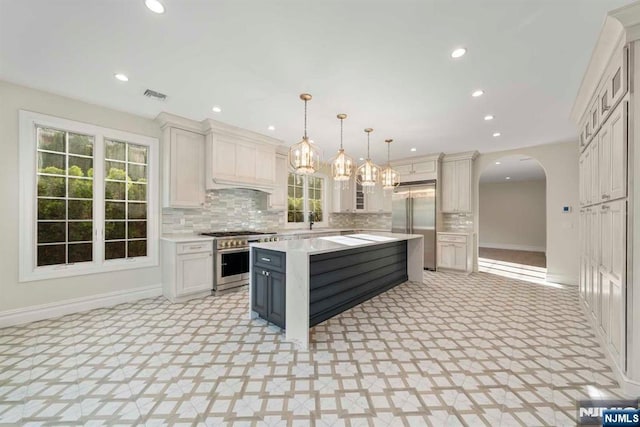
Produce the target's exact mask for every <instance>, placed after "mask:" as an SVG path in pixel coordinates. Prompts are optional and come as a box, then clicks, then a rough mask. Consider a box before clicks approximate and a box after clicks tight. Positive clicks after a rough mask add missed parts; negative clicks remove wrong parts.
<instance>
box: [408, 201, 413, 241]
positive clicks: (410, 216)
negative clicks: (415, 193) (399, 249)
mask: <svg viewBox="0 0 640 427" xmlns="http://www.w3.org/2000/svg"><path fill="white" fill-rule="evenodd" d="M407 200H408V201H409V209H407V211H408V212H409V223H408V224H407V226H408V227H409V233H408V234H413V197H410V198H409V199H407Z"/></svg>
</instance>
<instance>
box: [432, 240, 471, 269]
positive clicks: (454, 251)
mask: <svg viewBox="0 0 640 427" xmlns="http://www.w3.org/2000/svg"><path fill="white" fill-rule="evenodd" d="M436 252H437V256H436V258H437V268H438V269H447V270H458V271H467V272H470V271H471V267H472V262H473V258H472V256H473V242H472V235H471V234H458V233H445V232H440V233H438V237H437V244H436Z"/></svg>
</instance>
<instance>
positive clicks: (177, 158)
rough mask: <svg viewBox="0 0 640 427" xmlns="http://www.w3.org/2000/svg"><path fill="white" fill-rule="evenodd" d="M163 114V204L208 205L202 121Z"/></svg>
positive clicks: (183, 206) (170, 206)
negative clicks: (206, 200) (206, 203)
mask: <svg viewBox="0 0 640 427" xmlns="http://www.w3.org/2000/svg"><path fill="white" fill-rule="evenodd" d="M169 119H170V117H167V116H162V115H161V116H159V117H158V121H159V122H160V124H161V126H162V155H163V169H164V171H163V197H162V200H163V206H164V207H168V208H199V207H202V205H203V204H204V199H205V183H204V175H205V173H204V168H205V164H204V153H205V138H204V135H203V134H202V133H198V131H199V128H198V126H197V125H198V124H197V123H195V126H194V125H193V123H192V122H189V121H184V120H180V119H178V120H175V121H171V120H169Z"/></svg>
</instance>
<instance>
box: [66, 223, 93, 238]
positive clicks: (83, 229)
mask: <svg viewBox="0 0 640 427" xmlns="http://www.w3.org/2000/svg"><path fill="white" fill-rule="evenodd" d="M92 235H93V222H92V221H78V222H70V223H69V234H68V236H69V241H70V242H89V241H91V240H92V239H91V236H92Z"/></svg>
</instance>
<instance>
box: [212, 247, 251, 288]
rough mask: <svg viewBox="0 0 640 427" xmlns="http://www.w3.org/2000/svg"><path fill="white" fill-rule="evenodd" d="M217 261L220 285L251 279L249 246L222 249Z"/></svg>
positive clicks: (217, 275) (217, 281) (217, 277)
mask: <svg viewBox="0 0 640 427" xmlns="http://www.w3.org/2000/svg"><path fill="white" fill-rule="evenodd" d="M217 261H218V263H217V264H218V268H217V271H216V283H217V284H218V285H223V284H225V283H232V282H237V281H241V280H245V279H249V248H242V249H223V250H220V251H218V259H217Z"/></svg>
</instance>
